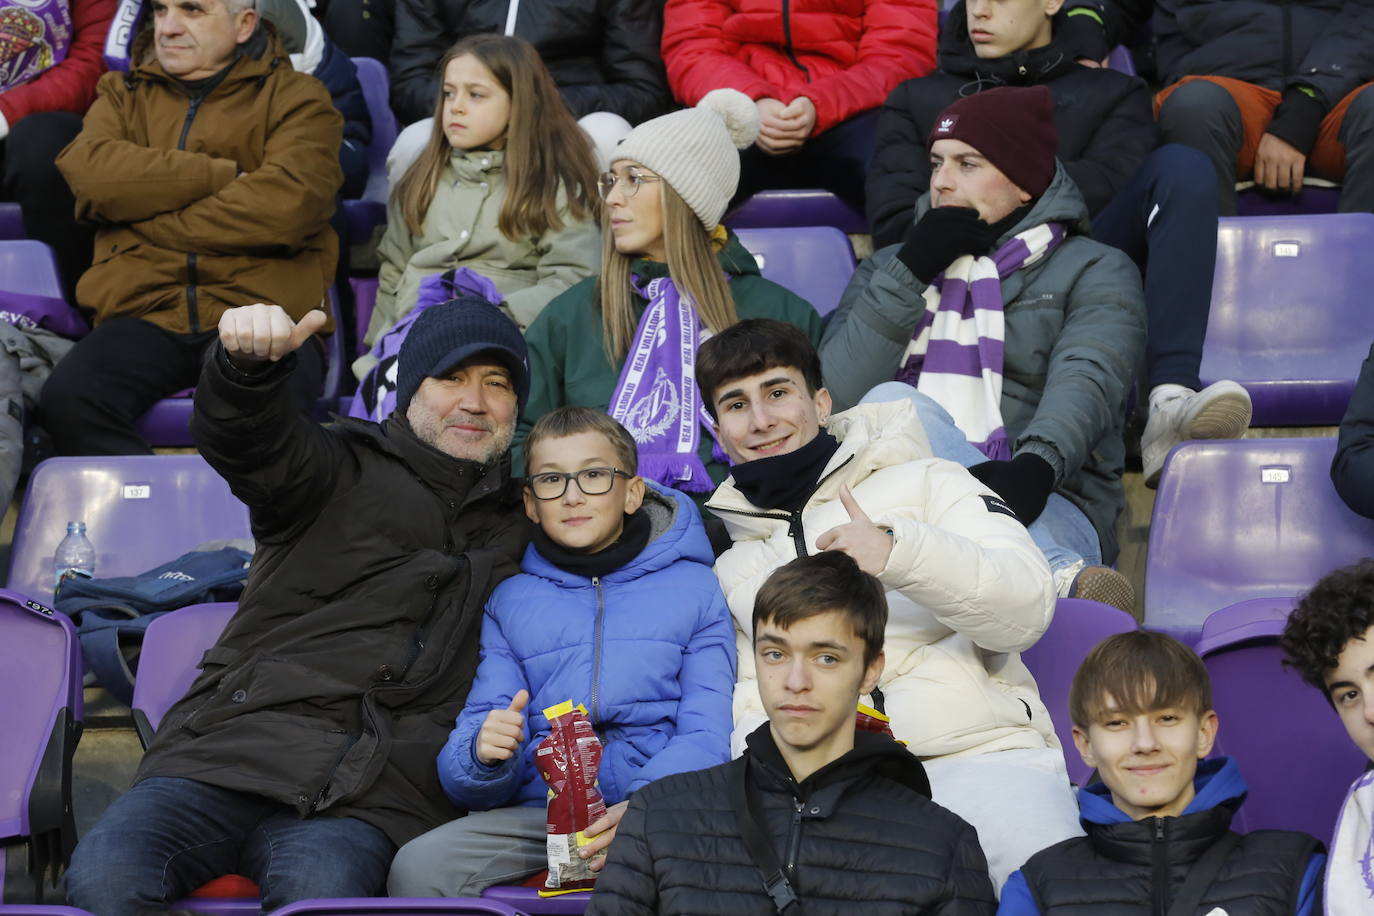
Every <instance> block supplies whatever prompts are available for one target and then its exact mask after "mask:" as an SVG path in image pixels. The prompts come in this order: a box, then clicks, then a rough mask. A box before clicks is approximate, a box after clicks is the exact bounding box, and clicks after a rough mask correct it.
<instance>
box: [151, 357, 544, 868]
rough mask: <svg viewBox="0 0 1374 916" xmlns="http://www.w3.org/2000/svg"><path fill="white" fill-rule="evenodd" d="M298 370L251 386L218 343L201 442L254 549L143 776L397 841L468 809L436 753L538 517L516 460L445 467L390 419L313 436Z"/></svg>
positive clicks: (201, 414) (200, 399) (201, 394)
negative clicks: (338, 820) (352, 824)
mask: <svg viewBox="0 0 1374 916" xmlns="http://www.w3.org/2000/svg"><path fill="white" fill-rule="evenodd" d="M293 362H294V357H289V358H288V359H286V360H283V361H282V362H281V363H278V364H276V365H275V366H274V367H273V368H272V369H271V370H269V371H268V372H267V373H266V374H264V375H263V376H261V377H256V378H255V377H251V376H244V375H241V374H239V373H237V372H236V371H235V370H234V369H233V367H232V366H230V365H229V363H228V361H227V360H226V359H225V358H224V351H223V349H222V348H221V347H220V346H219V345H218V344H216V345H215V347H214V348H213V351H212V354H211V358H210V359H209V360H207V362H206V367H205V370H204V372H203V373H202V375H201V379H200V384H199V386H198V387H197V388H196V396H195V415H194V417H193V419H192V422H191V432H192V434H193V436H194V438H195V442H196V445H197V446H198V447H199V448H200V451H201V453H202V454H203V455H204V456H205V458H206V460H207V461H209V462H210V463H211V464H212V465H213V466H214V467H215V469H216V470H217V471H218V472H219V473H220V474H221V475H223V477H224V478H225V479H226V480H227V481H228V482H229V486H230V488H231V489H232V490H233V492H234V495H235V496H237V497H238V498H239V499H241V500H243V501H244V502H245V503H246V504H247V505H248V507H249V509H250V513H251V519H252V525H253V535H254V537H255V538H257V542H258V550H257V555H256V556H255V557H254V558H253V565H252V568H251V571H250V573H249V577H248V585H247V588H245V590H244V592H243V597H242V599H241V600H240V602H239V610H238V613H237V614H235V615H234V617H233V619H232V620H231V621H230V622H229V625H228V627H227V628H226V629H225V631H224V634H223V635H222V636H221V637H220V640H219V642H218V643H217V644H216V645H215V647H214V648H212V649H210V650H209V651H208V652H206V653H205V657H204V659H203V661H202V662H201V668H202V672H201V674H200V676H199V677H197V678H196V681H195V683H194V684H193V685H192V686H191V689H190V691H189V692H188V693H187V694H186V696H185V698H184V699H182V700H181V701H180V702H179V703H177V704H176V705H175V706H173V707H172V709H171V710H170V711H169V712H168V714H167V716H166V717H165V718H164V719H163V721H162V724H161V726H160V727H159V729H158V731H157V736H156V738H155V739H154V740H153V743H152V746H151V747H150V748H149V749H148V753H147V754H146V755H145V757H144V759H143V763H142V765H141V766H140V767H139V770H138V774H137V777H136V779H139V780H141V779H146V778H148V777H151V776H180V777H185V778H189V779H196V780H200V781H201V782H205V783H209V784H211V785H217V786H222V787H224V788H227V789H234V790H237V791H241V792H250V793H253V794H256V795H261V796H264V797H266V798H269V799H272V800H274V801H278V802H281V803H283V804H285V805H289V806H291V807H293V808H295V810H296V811H297V812H298V813H299V814H300V815H301V816H302V817H309V816H312V815H320V816H329V817H333V816H338V817H344V816H348V817H356V818H359V819H361V820H363V821H366V822H368V823H370V824H372V825H374V826H376V827H378V828H380V829H381V830H383V831H384V832H385V833H386V834H387V836H388V837H390V838H391V840H392V842H394V843H396V845H398V846H400V845H401V844H403V843H405V842H406V841H408V840H410V839H411V838H413V837H415V836H417V835H418V834H420V833H422V832H423V831H426V830H429V829H431V828H433V827H436V826H438V825H440V824H442V823H445V822H446V821H449V820H451V819H453V818H454V817H456V816H458V815H459V814H460V813H461V812H459V811H458V810H456V809H455V808H454V807H453V806H452V805H451V804H450V803H449V801H448V800H447V798H446V797H445V795H444V792H443V789H441V788H440V786H439V779H438V775H437V772H436V769H435V759H436V757H437V755H438V752H439V749H440V748H441V747H443V745H444V741H445V739H446V738H447V737H448V732H449V729H450V728H452V726H453V720H454V717H456V716H457V714H458V712H459V711H460V710H461V709H462V706H463V701H464V699H465V698H466V696H467V692H468V687H469V686H470V684H471V682H472V678H473V674H474V673H475V671H476V668H477V641H478V639H477V637H478V630H479V627H480V623H481V617H482V608H483V605H484V603H485V602H486V598H487V596H488V594H489V593H490V592H491V589H492V588H493V587H494V586H495V585H496V584H497V583H498V582H500V581H501V580H503V579H505V578H506V577H508V576H510V575H512V574H513V573H515V572H516V571H517V567H518V563H519V558H520V556H521V554H522V552H523V550H524V547H525V544H526V543H527V541H528V529H527V523H526V522H525V519H524V516H523V513H522V512H521V511H520V502H519V492H518V489H517V488H516V487H515V486H514V485H513V484H512V483H511V481H510V479H509V460H508V459H503V461H502V462H501V463H499V464H498V465H495V466H487V467H484V466H482V465H479V464H476V463H475V462H470V461H462V460H458V459H454V458H451V457H449V456H447V455H445V454H443V453H441V452H439V451H438V450H436V449H434V448H432V447H430V446H429V445H427V444H425V443H423V442H421V441H420V440H419V439H418V438H416V436H415V435H414V433H412V432H411V431H410V429H409V427H408V426H407V425H406V424H405V423H404V421H403V420H401V419H399V418H397V417H395V416H393V417H391V418H390V419H388V420H387V421H386V422H385V423H383V424H381V425H380V426H379V425H377V424H375V423H368V422H364V421H359V420H341V421H339V422H338V423H337V424H335V425H334V426H333V427H332V428H326V427H322V426H319V425H318V424H316V423H314V422H312V421H310V420H308V419H307V418H306V417H304V416H303V415H302V414H300V413H299V412H297V411H295V410H293V409H292V407H291V405H290V402H289V397H288V396H287V392H286V386H285V379H286V376H287V374H288V373H289V371H290V365H289V364H291V363H293Z"/></svg>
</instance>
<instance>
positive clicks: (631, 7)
mask: <svg viewBox="0 0 1374 916" xmlns="http://www.w3.org/2000/svg"><path fill="white" fill-rule="evenodd" d="M512 3H516V4H519V9H518V10H517V13H516V18H515V35H516V36H518V37H520V38H523V39H525V40H526V41H528V42H529V43H530V44H532V45H534V47H535V49H536V50H537V51H538V52H539V56H540V57H542V58H543V59H544V63H545V65H547V66H548V68H549V72H550V73H552V74H553V80H554V82H555V83H557V84H558V89H559V91H560V92H561V93H562V94H563V101H565V102H567V103H568V108H570V109H572V113H573V116H574V117H577V118H580V117H582V116H583V115H586V114H590V113H591V112H593V111H610V112H614V113H615V114H618V115H620V116H621V117H623V118H624V119H625V120H627V121H629V122H630V123H631V124H638V123H640V122H641V121H646V120H648V119H649V118H652V117H655V116H657V115H660V114H663V113H664V112H666V111H667V110H668V108H669V106H670V104H671V97H670V96H669V94H668V77H667V75H666V74H665V73H664V70H663V58H662V57H661V55H660V54H659V50H658V46H659V41H660V39H661V37H662V34H663V0H396V35H395V38H394V39H392V44H391V62H390V65H391V107H392V108H393V109H395V111H396V114H397V116H398V117H400V119H401V123H402V124H409V123H411V122H412V121H418V120H419V119H420V118H427V117H429V116H430V115H432V114H433V113H434V100H435V93H436V92H437V91H438V87H439V81H438V79H437V70H438V66H439V61H440V59H441V58H443V56H444V52H445V51H446V50H448V48H449V46H450V45H452V44H453V43H454V42H455V41H457V40H458V39H460V38H465V37H467V36H468V35H476V34H478V33H479V32H497V33H504V32H505V30H506V17H507V13H508V10H509V7H510V5H511V4H512Z"/></svg>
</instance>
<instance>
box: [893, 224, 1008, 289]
mask: <svg viewBox="0 0 1374 916" xmlns="http://www.w3.org/2000/svg"><path fill="white" fill-rule="evenodd" d="M996 241H997V234H996V232H995V231H994V230H993V228H992V227H991V226H989V225H988V224H987V223H985V222H983V218H982V217H981V216H979V215H978V211H977V210H975V209H973V208H972V207H933V208H931V209H930V210H929V211H927V212H926V215H925V216H923V217H921V218H920V219H919V220H917V221H916V223H915V225H913V226H912V227H911V228H910V229H908V230H907V233H906V240H905V241H904V242H902V247H901V248H900V249H899V250H898V251H897V257H898V258H899V259H900V260H901V262H902V263H903V264H905V265H906V266H907V269H908V270H910V271H911V272H912V273H913V274H915V275H916V279H918V280H920V281H921V282H922V283H925V284H929V283H930V281H932V280H934V279H935V275H936V274H938V273H939V272H940V271H942V270H944V269H945V268H946V267H948V266H949V265H950V264H953V263H954V260H955V259H956V258H958V257H960V256H962V255H966V254H974V255H977V254H987V253H988V249H990V248H992V246H993V244H994V243H995V242H996Z"/></svg>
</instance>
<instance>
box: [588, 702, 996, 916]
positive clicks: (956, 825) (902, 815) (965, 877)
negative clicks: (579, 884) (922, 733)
mask: <svg viewBox="0 0 1374 916" xmlns="http://www.w3.org/2000/svg"><path fill="white" fill-rule="evenodd" d="M739 767H745V768H747V775H746V779H747V783H746V791H747V792H749V793H750V795H752V797H753V798H754V799H755V800H756V801H757V803H758V810H759V819H760V824H759V826H760V827H761V828H762V829H763V832H764V833H765V834H766V835H767V836H768V838H769V839H770V840H771V841H772V845H773V849H774V852H775V854H776V856H777V858H778V862H779V863H781V864H783V866H784V868H785V869H786V871H787V877H788V879H789V881H790V883H791V884H792V888H793V890H794V891H795V892H796V893H797V895H798V897H800V899H801V902H802V907H803V908H804V910H805V912H806V913H807V914H828V913H834V914H842V913H843V914H848V913H856V912H862V913H865V914H872V916H883V914H903V916H911V914H923V916H924V914H931V916H934V914H939V916H974V914H991V913H992V912H993V910H994V907H995V906H996V903H995V898H994V897H993V892H992V883H991V881H989V879H988V872H987V863H986V862H985V860H984V859H983V851H982V849H981V848H980V847H979V845H978V835H977V833H976V832H975V831H974V829H973V828H972V827H970V826H969V825H968V824H967V823H965V822H964V821H963V820H961V819H960V818H959V817H958V816H956V815H955V814H953V813H951V812H950V811H947V810H945V809H944V808H941V807H940V806H939V805H937V804H935V803H934V802H932V801H931V800H930V783H929V781H928V780H927V779H926V775H925V771H924V769H923V768H922V767H921V764H920V761H918V760H917V759H916V758H915V757H914V756H912V755H911V753H910V752H909V751H907V750H906V749H904V748H903V747H902V746H901V745H899V744H897V743H896V742H895V741H893V740H892V739H891V738H889V737H887V736H886V735H878V734H873V733H869V732H859V733H857V734H855V736H854V749H853V750H851V751H849V752H848V753H847V754H845V755H843V756H842V757H840V758H839V759H837V760H834V761H832V762H830V763H828V764H826V765H825V766H824V767H822V768H821V769H819V770H817V771H816V772H815V773H812V774H811V775H810V776H808V777H807V778H806V779H804V780H803V781H802V782H801V783H798V782H797V781H796V780H795V779H793V778H792V774H791V771H790V770H789V769H788V767H787V763H786V762H785V761H784V760H783V758H782V755H781V754H780V753H779V752H778V749H777V745H776V744H775V743H774V742H773V736H772V733H771V730H770V727H769V725H768V724H767V723H764V724H763V725H762V726H761V727H760V728H759V729H758V730H757V731H755V732H754V733H753V734H752V735H750V736H749V749H748V751H746V752H745V755H744V757H743V758H742V759H739V760H735V761H733V762H731V763H729V764H726V765H724V766H717V767H712V768H710V769H708V770H698V771H696V772H694V773H682V774H680V775H677V776H670V777H668V778H666V779H661V780H659V781H658V782H656V783H654V784H653V785H651V786H648V787H646V788H645V789H643V790H642V791H640V792H637V793H635V796H634V798H632V799H631V800H630V806H629V808H628V809H627V810H626V812H625V816H624V817H623V818H622V819H621V821H620V825H619V827H618V828H617V829H616V837H615V847H614V848H615V852H614V853H613V854H612V855H611V856H610V857H609V858H608V859H607V860H606V869H605V871H603V872H602V874H601V877H600V878H599V879H598V880H597V882H596V893H595V894H594V895H593V896H592V902H591V906H589V907H588V908H587V913H588V914H589V916H595V914H616V916H626V914H629V916H634V914H651V913H653V914H687V913H731V914H757V916H769V914H773V913H776V912H777V910H776V909H775V908H774V906H773V902H772V901H771V900H770V899H769V897H768V895H767V894H766V893H764V889H763V879H762V876H761V875H760V872H759V869H758V868H757V867H756V866H755V864H754V862H753V860H752V859H751V858H750V856H749V852H748V849H747V848H746V847H745V845H744V841H743V839H742V838H741V836H740V829H739V826H738V823H737V821H736V815H735V809H734V807H733V805H732V803H731V801H732V799H731V783H732V781H733V780H734V779H735V778H736V775H735V773H736V770H737V769H738V768H739Z"/></svg>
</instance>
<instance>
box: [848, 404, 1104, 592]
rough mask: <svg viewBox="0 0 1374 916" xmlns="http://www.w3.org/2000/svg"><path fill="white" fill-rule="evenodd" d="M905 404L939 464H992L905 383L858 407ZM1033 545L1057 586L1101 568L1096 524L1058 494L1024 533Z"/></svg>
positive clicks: (944, 414)
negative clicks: (1066, 575) (1073, 573)
mask: <svg viewBox="0 0 1374 916" xmlns="http://www.w3.org/2000/svg"><path fill="white" fill-rule="evenodd" d="M900 398H906V399H908V400H910V401H911V402H912V403H913V404H915V405H916V413H917V415H919V416H920V418H921V425H922V426H924V427H925V430H926V438H927V439H929V440H930V450H931V451H932V452H933V453H934V454H935V457H936V458H945V459H947V460H949V461H957V462H959V463H960V464H962V465H963V466H964V467H966V468H967V467H972V466H973V465H975V464H981V463H982V462H984V461H987V460H988V456H987V455H984V454H983V453H982V452H980V451H978V449H976V448H974V447H973V446H972V445H970V444H969V441H968V439H966V438H964V434H963V432H961V431H960V429H959V427H958V426H956V425H954V419H953V418H952V417H950V415H949V412H948V411H946V410H945V409H944V408H943V407H941V406H940V405H939V404H938V403H936V401H935V400H934V399H933V398H931V397H929V396H928V395H924V394H922V393H921V392H919V391H917V390H916V389H915V388H913V387H911V386H910V385H908V384H906V383H905V382H883V383H882V384H881V385H876V386H874V387H873V388H872V389H871V390H870V391H869V392H868V394H865V395H864V396H863V400H861V401H860V402H859V403H860V404H872V403H875V402H880V401H896V400H898V399H900ZM1026 530H1027V531H1028V532H1029V533H1030V536H1031V540H1032V541H1034V542H1035V546H1036V547H1039V548H1040V552H1041V553H1043V554H1044V555H1045V562H1047V563H1048V564H1049V566H1050V572H1052V573H1055V574H1056V578H1055V582H1056V584H1058V581H1059V580H1058V573H1059V572H1060V570H1065V569H1068V568H1069V567H1071V566H1074V565H1077V564H1083V565H1087V566H1099V565H1101V563H1102V544H1101V542H1100V541H1099V540H1098V538H1097V529H1096V528H1094V527H1093V523H1092V522H1090V521H1089V520H1088V517H1087V516H1086V515H1084V514H1083V510H1082V509H1079V508H1078V507H1077V506H1075V505H1074V504H1073V503H1071V502H1069V501H1068V500H1067V499H1065V498H1064V497H1063V496H1060V495H1059V494H1058V493H1051V494H1050V498H1049V501H1048V502H1046V503H1045V511H1044V512H1041V513H1040V517H1039V518H1037V519H1036V520H1035V521H1034V522H1032V523H1031V524H1030V525H1028V526H1027V527H1026Z"/></svg>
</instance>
